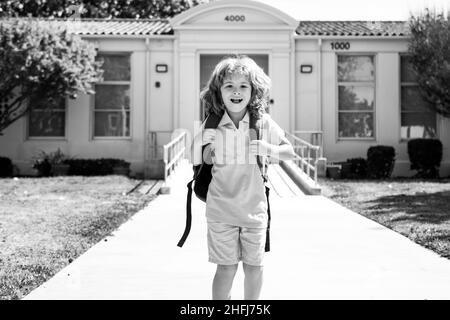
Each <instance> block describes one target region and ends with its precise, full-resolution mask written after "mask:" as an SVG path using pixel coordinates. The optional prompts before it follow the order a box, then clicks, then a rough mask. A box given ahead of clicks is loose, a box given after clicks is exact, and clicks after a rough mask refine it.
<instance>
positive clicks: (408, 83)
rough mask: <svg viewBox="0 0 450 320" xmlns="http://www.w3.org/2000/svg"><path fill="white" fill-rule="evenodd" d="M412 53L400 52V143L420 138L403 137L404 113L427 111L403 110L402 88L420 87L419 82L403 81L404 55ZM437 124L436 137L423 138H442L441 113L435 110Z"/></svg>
mask: <svg viewBox="0 0 450 320" xmlns="http://www.w3.org/2000/svg"><path fill="white" fill-rule="evenodd" d="M409 55H410V54H408V52H400V53H399V54H398V80H399V81H398V83H399V85H398V112H399V129H398V137H399V142H400V143H408V141H409V140H412V139H418V138H403V137H402V115H403V114H404V113H410V114H411V113H426V112H425V111H422V112H418V111H403V110H402V88H403V87H418V86H419V85H418V84H417V82H411V81H405V82H403V81H402V57H404V56H409ZM429 113H433V112H432V111H429ZM435 116H436V118H435V122H436V123H435V124H436V137H434V138H423V139H440V137H439V136H440V135H439V132H440V125H439V124H440V121H439V120H440V118H439V114H438V113H437V112H435ZM420 139H422V138H420Z"/></svg>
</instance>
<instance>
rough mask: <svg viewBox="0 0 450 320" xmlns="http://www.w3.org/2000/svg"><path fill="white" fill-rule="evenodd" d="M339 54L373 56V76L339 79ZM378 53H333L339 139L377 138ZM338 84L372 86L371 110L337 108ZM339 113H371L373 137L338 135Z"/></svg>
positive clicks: (336, 125) (336, 123)
mask: <svg viewBox="0 0 450 320" xmlns="http://www.w3.org/2000/svg"><path fill="white" fill-rule="evenodd" d="M339 56H371V57H373V70H374V77H373V80H372V81H339V75H338V67H339ZM377 60H378V55H377V53H375V52H336V53H335V90H336V91H335V92H336V94H335V106H336V109H335V110H336V111H335V137H336V142H339V141H368V142H372V141H376V140H377V114H376V109H377V66H378V63H377ZM339 86H353V87H357V86H361V87H372V88H373V109H372V110H344V111H341V110H339ZM341 113H372V115H373V137H359V138H358V137H340V136H339V115H340V114H341Z"/></svg>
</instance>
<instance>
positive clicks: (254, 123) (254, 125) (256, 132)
mask: <svg viewBox="0 0 450 320" xmlns="http://www.w3.org/2000/svg"><path fill="white" fill-rule="evenodd" d="M262 123H263V120H262V119H261V118H260V119H256V118H255V117H253V116H252V115H251V113H250V140H259V139H261V138H262ZM256 161H257V163H258V167H259V169H260V170H261V176H262V178H263V181H264V187H265V190H266V199H267V230H266V244H265V248H264V250H265V251H266V252H269V251H270V220H271V216H270V203H269V191H270V188H269V187H268V186H267V162H266V161H265V157H261V156H256Z"/></svg>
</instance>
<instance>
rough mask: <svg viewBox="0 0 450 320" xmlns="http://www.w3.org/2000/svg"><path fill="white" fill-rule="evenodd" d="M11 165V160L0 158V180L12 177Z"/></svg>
mask: <svg viewBox="0 0 450 320" xmlns="http://www.w3.org/2000/svg"><path fill="white" fill-rule="evenodd" d="M12 175H13V164H12V161H11V159H9V158H6V157H0V178H6V177H12Z"/></svg>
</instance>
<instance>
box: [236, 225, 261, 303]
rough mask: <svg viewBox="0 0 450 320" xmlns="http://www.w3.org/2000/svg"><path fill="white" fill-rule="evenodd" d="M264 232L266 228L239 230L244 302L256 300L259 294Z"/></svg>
mask: <svg viewBox="0 0 450 320" xmlns="http://www.w3.org/2000/svg"><path fill="white" fill-rule="evenodd" d="M266 230H267V229H266V228H241V233H240V241H241V246H242V262H243V268H244V274H245V278H244V299H245V300H257V299H259V296H260V293H261V288H262V284H263V265H264V262H263V260H264V253H265V250H264V247H265V243H266Z"/></svg>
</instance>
